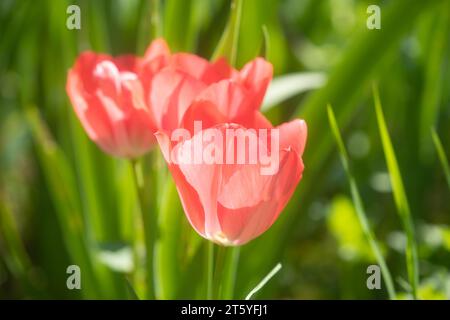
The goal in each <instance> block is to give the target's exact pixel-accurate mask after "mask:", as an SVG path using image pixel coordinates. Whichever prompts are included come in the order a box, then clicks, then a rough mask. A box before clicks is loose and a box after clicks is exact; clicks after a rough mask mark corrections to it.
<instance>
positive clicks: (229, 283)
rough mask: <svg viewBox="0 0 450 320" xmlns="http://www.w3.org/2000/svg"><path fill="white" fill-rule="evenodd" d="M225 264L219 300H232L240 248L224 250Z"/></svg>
mask: <svg viewBox="0 0 450 320" xmlns="http://www.w3.org/2000/svg"><path fill="white" fill-rule="evenodd" d="M225 250H226V252H225V262H224V267H223V268H224V269H223V273H222V280H221V285H222V286H221V288H220V293H219V298H220V299H226V300H228V299H233V298H236V297H235V296H234V287H235V284H236V273H237V270H238V264H239V254H240V251H241V248H240V247H227V248H225Z"/></svg>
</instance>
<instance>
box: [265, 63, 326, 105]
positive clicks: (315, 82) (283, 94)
mask: <svg viewBox="0 0 450 320" xmlns="http://www.w3.org/2000/svg"><path fill="white" fill-rule="evenodd" d="M325 82H326V75H325V74H324V73H321V72H298V73H292V74H288V75H284V76H280V77H276V78H275V79H273V80H272V82H271V83H270V85H269V88H268V90H267V93H266V96H265V97H264V101H263V105H262V108H261V109H262V111H268V110H270V109H271V108H272V107H274V106H276V105H277V104H279V103H282V102H283V101H285V100H287V99H289V98H292V97H294V96H295V95H298V94H300V93H302V92H305V91H308V90H312V89H317V88H320V87H322V86H323V85H324V84H325Z"/></svg>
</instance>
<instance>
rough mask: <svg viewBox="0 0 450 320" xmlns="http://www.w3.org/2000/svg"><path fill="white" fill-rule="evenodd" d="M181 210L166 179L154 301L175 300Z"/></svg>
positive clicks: (179, 256)
mask: <svg viewBox="0 0 450 320" xmlns="http://www.w3.org/2000/svg"><path fill="white" fill-rule="evenodd" d="M183 218H184V217H183V209H182V207H181V203H180V200H179V199H178V194H177V190H176V187H175V183H174V182H173V180H172V179H171V178H169V179H167V181H166V184H165V186H164V190H163V194H162V198H161V206H160V209H159V213H158V231H159V237H158V239H157V242H156V247H155V263H156V271H155V272H156V274H157V275H158V277H159V280H158V287H157V288H156V289H157V297H158V298H159V299H175V298H176V296H177V293H178V286H179V283H180V278H181V261H180V258H181V256H182V252H181V250H182V245H181V243H182V240H183V239H182V238H181V234H182V232H181V227H182V225H181V222H182V220H181V219H183Z"/></svg>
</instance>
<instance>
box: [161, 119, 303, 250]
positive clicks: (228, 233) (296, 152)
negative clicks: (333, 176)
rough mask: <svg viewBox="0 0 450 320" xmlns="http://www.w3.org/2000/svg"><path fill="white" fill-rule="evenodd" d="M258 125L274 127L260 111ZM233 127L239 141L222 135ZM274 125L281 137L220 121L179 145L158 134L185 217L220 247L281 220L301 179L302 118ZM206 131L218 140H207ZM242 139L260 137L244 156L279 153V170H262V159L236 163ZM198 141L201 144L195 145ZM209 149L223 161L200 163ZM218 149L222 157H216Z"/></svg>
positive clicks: (244, 239) (239, 242)
mask: <svg viewBox="0 0 450 320" xmlns="http://www.w3.org/2000/svg"><path fill="white" fill-rule="evenodd" d="M258 119H260V120H258ZM261 120H262V122H261ZM255 123H256V127H259V128H262V129H263V130H264V129H270V128H267V123H268V121H267V120H264V119H263V116H262V115H260V117H257V118H256V120H255ZM229 129H232V130H236V131H233V132H235V133H236V139H235V140H227V139H225V138H224V137H226V130H229ZM239 129H240V131H239ZM275 129H278V136H279V141H274V140H273V139H272V140H271V139H270V138H267V139H266V138H262V137H261V135H260V134H259V133H258V131H255V129H253V128H251V129H246V128H244V127H243V126H241V125H237V124H219V125H216V126H213V127H210V128H208V129H205V130H202V131H200V132H197V133H196V134H195V135H194V136H193V137H192V138H190V139H185V140H183V141H181V142H178V143H174V142H173V141H172V140H171V138H170V137H169V135H167V134H166V133H163V132H159V133H157V134H156V135H157V139H158V142H159V145H160V147H161V150H162V152H163V155H164V157H165V159H166V161H167V163H168V165H169V169H170V171H171V173H172V176H173V179H174V181H175V184H176V186H177V190H178V193H179V195H180V198H181V201H182V204H183V208H184V211H185V213H186V215H187V218H188V220H189V222H190V223H191V225H192V226H193V228H194V229H195V230H196V231H197V232H198V233H199V234H200V235H201V236H203V237H204V238H206V239H209V240H211V241H214V242H216V243H218V244H222V245H232V246H233V245H242V244H245V243H247V242H248V241H250V240H252V239H254V238H256V237H258V236H259V235H261V234H262V233H263V232H265V231H266V230H267V229H268V228H269V227H270V226H271V225H272V224H273V223H274V222H275V220H276V219H277V218H278V216H279V214H280V212H281V211H282V210H283V208H284V207H285V206H286V204H287V202H288V200H289V198H290V197H291V195H292V193H293V192H294V190H295V188H296V186H297V184H298V182H299V181H300V179H301V177H302V172H303V162H302V154H303V150H304V147H305V143H306V136H307V128H306V124H305V122H304V121H303V120H294V121H292V122H289V123H285V124H282V125H281V126H279V127H277V128H275ZM213 131H214V132H213ZM219 133H220V134H219ZM270 134H271V133H270V131H269V136H270ZM207 135H209V136H210V137H212V136H218V137H219V139H218V140H217V139H213V142H211V140H208V141H206V140H205V138H204V137H205V136H207ZM220 136H221V137H220ZM244 137H253V138H255V141H258V145H257V147H255V145H253V147H249V148H248V150H247V152H248V154H247V156H246V157H250V154H256V153H257V150H256V149H260V150H264V151H265V152H266V154H269V155H270V156H274V154H271V153H270V152H276V153H277V154H276V158H277V159H278V166H277V170H276V172H273V173H272V174H262V169H263V165H262V163H261V161H259V162H257V163H250V162H248V163H244V164H239V163H236V156H235V155H236V154H237V153H238V152H239V150H240V151H242V149H238V148H239V145H238V143H237V141H238V140H239V139H241V138H243V139H245V138H244ZM221 139H222V140H221ZM249 139H251V138H249ZM275 142H277V143H279V148H278V149H277V150H273V149H272V147H273V145H272V146H271V144H273V143H275ZM195 145H197V146H200V148H197V149H195ZM208 149H209V150H211V149H214V152H213V153H212V154H213V158H214V157H216V158H214V160H218V159H219V161H215V162H211V161H210V162H206V161H205V159H203V161H201V162H197V163H196V162H195V160H194V159H195V157H197V156H198V158H202V156H203V157H204V153H205V152H206V151H207V150H208ZM193 150H194V151H193ZM220 150H223V155H221V156H219V157H218V158H217V154H218V153H219V151H220ZM192 151H193V152H192ZM267 151H268V152H267ZM202 153H203V155H202ZM230 153H232V154H233V155H234V156H233V157H230V159H232V158H233V159H234V163H232V161H231V162H230V163H228V162H227V161H226V160H225V159H228V158H227V156H228V155H229V154H230ZM189 154H191V155H189ZM188 155H189V156H188ZM220 159H222V161H220ZM186 160H187V161H186ZM210 160H211V159H210Z"/></svg>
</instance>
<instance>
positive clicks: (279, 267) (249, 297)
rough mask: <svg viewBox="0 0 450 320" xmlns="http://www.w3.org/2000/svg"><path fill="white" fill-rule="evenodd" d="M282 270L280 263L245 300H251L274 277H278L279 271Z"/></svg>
mask: <svg viewBox="0 0 450 320" xmlns="http://www.w3.org/2000/svg"><path fill="white" fill-rule="evenodd" d="M280 270H281V263H278V264H277V265H276V266H275V267H274V268H273V269H272V270H271V271H270V272H269V273H268V274H267V276H265V277H264V278H263V279H262V280H261V282H260V283H258V284H257V285H256V287H254V288H253V289H252V290H251V291H250V292H249V294H248V295H247V296H246V297H245V300H250V299H251V298H252V297H253V296H254V295H255V293H257V292H258V291H259V290H261V289H262V288H263V287H264V286H265V285H266V284H267V282H269V280H270V279H272V278H273V276H274V275H276V274H277V273H278V271H280Z"/></svg>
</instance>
